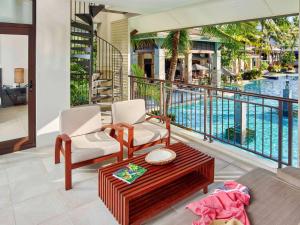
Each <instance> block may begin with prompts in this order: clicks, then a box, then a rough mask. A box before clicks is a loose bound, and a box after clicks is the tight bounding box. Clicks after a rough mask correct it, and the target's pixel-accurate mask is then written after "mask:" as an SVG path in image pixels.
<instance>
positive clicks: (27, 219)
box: [14, 192, 67, 225]
mask: <svg viewBox="0 0 300 225" xmlns="http://www.w3.org/2000/svg"><path fill="white" fill-rule="evenodd" d="M14 210H15V218H16V223H17V225H38V224H39V223H41V222H45V221H46V220H49V219H51V218H53V217H56V216H59V215H62V214H63V213H66V212H67V207H66V205H65V203H64V202H63V201H62V200H61V198H60V196H59V195H58V193H57V192H48V193H46V194H43V195H40V196H37V197H34V198H30V199H28V200H26V201H23V202H21V203H19V204H16V205H14Z"/></svg>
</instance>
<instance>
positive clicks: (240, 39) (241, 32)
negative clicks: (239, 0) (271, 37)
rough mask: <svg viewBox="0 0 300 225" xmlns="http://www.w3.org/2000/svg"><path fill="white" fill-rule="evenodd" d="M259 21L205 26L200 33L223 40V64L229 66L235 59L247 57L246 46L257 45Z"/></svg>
mask: <svg viewBox="0 0 300 225" xmlns="http://www.w3.org/2000/svg"><path fill="white" fill-rule="evenodd" d="M257 24H258V23H257V22H255V21H251V22H237V23H232V24H224V25H214V26H205V27H202V28H200V35H202V36H208V37H215V38H218V39H219V40H220V41H221V42H222V51H223V52H226V54H222V65H223V66H229V65H230V64H231V63H232V61H233V60H235V59H241V58H243V57H245V46H246V45H251V46H257V37H258V30H257Z"/></svg>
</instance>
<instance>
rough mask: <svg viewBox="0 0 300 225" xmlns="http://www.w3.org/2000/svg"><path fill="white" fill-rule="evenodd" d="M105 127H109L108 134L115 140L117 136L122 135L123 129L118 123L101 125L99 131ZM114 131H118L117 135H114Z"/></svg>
mask: <svg viewBox="0 0 300 225" xmlns="http://www.w3.org/2000/svg"><path fill="white" fill-rule="evenodd" d="M106 129H111V131H110V133H109V135H110V136H111V137H113V138H115V139H117V140H118V139H119V138H118V137H119V136H122V137H123V132H124V129H123V127H121V126H120V125H118V124H107V125H104V126H102V127H101V131H105V130H106ZM116 132H118V137H117V136H116ZM122 140H123V139H122ZM118 141H119V140H118Z"/></svg>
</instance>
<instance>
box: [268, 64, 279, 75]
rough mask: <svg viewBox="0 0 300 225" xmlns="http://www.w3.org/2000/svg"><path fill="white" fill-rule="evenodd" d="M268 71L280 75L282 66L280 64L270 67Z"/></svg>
mask: <svg viewBox="0 0 300 225" xmlns="http://www.w3.org/2000/svg"><path fill="white" fill-rule="evenodd" d="M268 70H269V72H273V73H279V72H281V65H279V64H274V65H270V66H269V67H268Z"/></svg>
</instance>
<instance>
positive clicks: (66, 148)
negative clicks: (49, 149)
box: [56, 134, 72, 161]
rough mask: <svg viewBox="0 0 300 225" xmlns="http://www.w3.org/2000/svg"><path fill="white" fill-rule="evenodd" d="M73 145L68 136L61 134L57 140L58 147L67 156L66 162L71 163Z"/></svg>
mask: <svg viewBox="0 0 300 225" xmlns="http://www.w3.org/2000/svg"><path fill="white" fill-rule="evenodd" d="M63 142H64V143H65V144H64V148H63ZM71 143H72V140H71V138H70V137H69V135H67V134H60V135H58V136H57V138H56V146H57V147H58V148H60V149H61V152H62V154H63V155H64V156H65V158H66V160H69V161H70V157H71Z"/></svg>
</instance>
